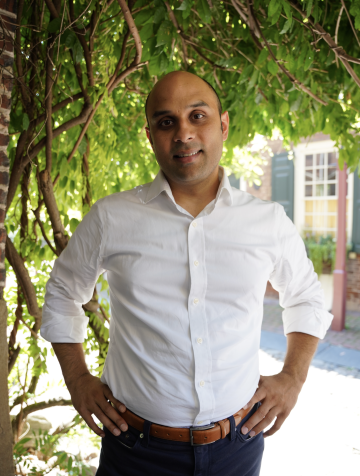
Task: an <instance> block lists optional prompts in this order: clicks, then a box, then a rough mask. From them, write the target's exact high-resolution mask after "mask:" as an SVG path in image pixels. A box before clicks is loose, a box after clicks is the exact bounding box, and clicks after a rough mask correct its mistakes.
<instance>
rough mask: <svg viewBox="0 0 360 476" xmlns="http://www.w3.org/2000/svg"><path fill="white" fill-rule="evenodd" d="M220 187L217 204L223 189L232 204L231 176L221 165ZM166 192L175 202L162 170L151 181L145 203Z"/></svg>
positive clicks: (216, 199)
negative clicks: (229, 176)
mask: <svg viewBox="0 0 360 476" xmlns="http://www.w3.org/2000/svg"><path fill="white" fill-rule="evenodd" d="M219 180H220V183H219V188H218V191H217V194H216V198H215V204H216V203H217V201H218V200H219V198H220V197H221V196H222V195H223V190H225V191H226V193H227V194H228V200H227V201H228V204H229V205H230V206H231V205H232V203H233V191H232V188H231V185H230V182H229V178H228V176H227V175H226V172H225V170H224V168H223V167H221V166H220V167H219ZM162 192H165V193H166V194H167V195H168V196H169V198H170V199H171V200H172V201H173V202H174V203H176V202H175V199H174V196H173V194H172V191H171V188H170V185H169V182H168V181H167V180H166V177H165V175H164V174H163V172H162V170H160V171H159V172H158V174H157V175H156V177H155V179H154V181H153V182H152V183H151V185H150V188H149V189H148V193H147V195H146V198H145V201H144V202H145V204H147V203H149V202H150V201H151V200H154V198H156V197H157V196H158V195H160V193H162Z"/></svg>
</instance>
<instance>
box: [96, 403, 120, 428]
mask: <svg viewBox="0 0 360 476" xmlns="http://www.w3.org/2000/svg"><path fill="white" fill-rule="evenodd" d="M96 403H97V404H98V406H99V407H100V409H101V410H102V412H103V413H104V414H105V415H106V416H107V417H108V418H109V420H111V421H112V422H113V423H114V424H115V425H116V426H117V427H118V428H120V430H121V431H126V430H127V429H128V425H127V423H126V421H125V420H124V418H122V417H121V416H120V415H119V413H118V412H117V411H116V410H115V408H114V407H113V406H112V405H111V404H110V403H109V402H108V401H107V400H106V399H105V398H104V399H103V400H102V401H99V402H96ZM105 426H106V428H108V426H107V425H105Z"/></svg>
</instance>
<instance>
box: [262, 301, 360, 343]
mask: <svg viewBox="0 0 360 476" xmlns="http://www.w3.org/2000/svg"><path fill="white" fill-rule="evenodd" d="M281 313H282V308H281V307H280V306H279V302H278V301H277V300H276V299H269V298H266V299H265V300H264V319H263V326H262V329H263V330H264V331H268V332H275V333H276V334H284V332H283V326H282V319H281ZM321 342H322V343H328V344H331V345H336V346H342V347H347V348H348V349H355V350H359V351H360V310H359V312H355V311H348V312H347V313H346V321H345V329H344V330H343V331H341V332H335V331H332V330H329V331H328V332H327V334H326V336H325V339H323V340H322V341H321Z"/></svg>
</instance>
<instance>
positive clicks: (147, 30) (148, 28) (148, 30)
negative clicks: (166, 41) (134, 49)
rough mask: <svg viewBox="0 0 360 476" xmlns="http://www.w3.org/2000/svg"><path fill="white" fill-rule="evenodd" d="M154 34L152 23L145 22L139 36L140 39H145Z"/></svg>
mask: <svg viewBox="0 0 360 476" xmlns="http://www.w3.org/2000/svg"><path fill="white" fill-rule="evenodd" d="M153 34H154V25H153V24H152V23H147V24H146V25H145V26H143V27H142V28H141V30H140V38H141V39H142V41H145V40H147V39H148V38H150V37H151V36H153Z"/></svg>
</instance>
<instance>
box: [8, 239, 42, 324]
mask: <svg viewBox="0 0 360 476" xmlns="http://www.w3.org/2000/svg"><path fill="white" fill-rule="evenodd" d="M5 256H6V259H7V260H8V261H9V263H10V265H11V267H12V268H13V270H14V272H15V274H16V279H17V281H18V283H19V285H20V286H21V289H22V292H23V295H24V298H25V301H26V305H27V308H28V311H29V314H30V315H31V316H33V317H34V318H35V325H34V328H33V330H34V332H37V331H38V330H39V329H40V326H41V309H39V306H38V303H37V298H36V293H35V288H34V285H33V284H32V282H31V278H30V276H29V272H28V270H27V269H26V268H25V265H24V262H23V260H22V259H21V256H20V255H19V253H18V252H17V250H16V248H15V246H14V244H13V242H12V241H11V240H10V238H9V237H6V247H5Z"/></svg>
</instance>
